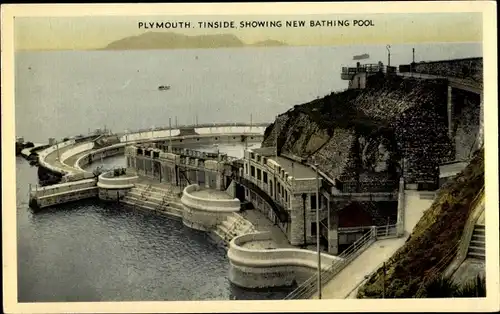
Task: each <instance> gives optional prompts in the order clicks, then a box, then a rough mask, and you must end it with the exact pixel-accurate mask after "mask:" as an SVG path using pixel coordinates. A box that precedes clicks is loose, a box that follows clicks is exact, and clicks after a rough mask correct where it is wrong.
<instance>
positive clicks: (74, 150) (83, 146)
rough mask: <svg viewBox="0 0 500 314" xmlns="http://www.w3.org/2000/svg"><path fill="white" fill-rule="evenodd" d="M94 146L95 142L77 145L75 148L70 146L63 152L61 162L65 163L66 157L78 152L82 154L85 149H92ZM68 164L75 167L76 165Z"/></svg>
mask: <svg viewBox="0 0 500 314" xmlns="http://www.w3.org/2000/svg"><path fill="white" fill-rule="evenodd" d="M92 148H94V142H86V143H83V144H80V145H75V146H74V147H73V148H70V149H68V150H67V151H65V152H64V153H62V154H61V162H62V163H65V160H66V159H68V158H70V157H72V156H74V155H76V154H80V153H82V152H84V151H87V150H91V149H92ZM68 166H70V167H73V166H74V165H68Z"/></svg>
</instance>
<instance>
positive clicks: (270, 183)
mask: <svg viewBox="0 0 500 314" xmlns="http://www.w3.org/2000/svg"><path fill="white" fill-rule="evenodd" d="M269 185H270V186H271V189H270V191H271V196H273V180H269Z"/></svg>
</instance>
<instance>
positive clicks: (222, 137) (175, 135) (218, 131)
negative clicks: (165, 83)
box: [38, 124, 266, 182]
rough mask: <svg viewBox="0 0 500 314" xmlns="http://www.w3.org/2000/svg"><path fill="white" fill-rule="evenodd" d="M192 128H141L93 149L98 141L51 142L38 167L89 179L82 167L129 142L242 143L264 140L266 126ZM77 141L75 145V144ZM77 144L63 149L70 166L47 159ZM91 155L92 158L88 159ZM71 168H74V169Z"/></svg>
mask: <svg viewBox="0 0 500 314" xmlns="http://www.w3.org/2000/svg"><path fill="white" fill-rule="evenodd" d="M191 129H192V130H193V131H194V132H196V133H197V134H194V135H181V136H179V135H180V134H181V130H180V129H172V130H169V129H160V130H158V129H156V130H150V131H145V130H143V131H138V132H132V133H128V134H121V135H119V139H120V143H118V144H114V145H110V146H108V147H104V148H101V149H98V150H96V151H92V149H93V148H94V146H95V144H94V142H93V141H92V142H84V143H81V144H77V141H76V140H75V139H69V140H67V141H64V142H61V143H58V144H56V145H52V146H50V147H48V148H46V149H44V150H42V151H40V152H39V154H38V156H39V166H40V167H42V168H45V169H47V170H48V172H49V173H50V172H53V173H55V174H59V175H60V176H62V177H63V179H62V182H69V181H76V180H81V179H87V178H90V174H89V173H87V172H86V171H85V170H83V168H82V167H83V166H85V165H86V164H88V163H91V162H92V161H93V160H95V159H96V158H98V159H100V158H106V157H110V156H113V155H116V154H119V153H120V152H123V150H124V147H125V146H126V145H127V144H128V143H141V142H154V141H160V140H168V139H170V138H171V137H172V143H174V144H183V145H184V144H186V145H190V144H201V143H202V142H203V141H201V142H200V139H202V140H203V139H205V140H210V142H213V143H214V144H216V143H220V144H226V143H239V142H241V138H242V136H244V137H246V138H248V137H250V140H251V141H252V142H253V141H255V142H257V141H262V139H263V135H264V131H265V129H266V126H260V125H259V126H247V125H242V126H238V125H233V124H228V125H220V124H213V125H212V126H211V125H210V124H207V126H205V127H193V126H191ZM75 144H76V145H75ZM72 145H74V146H75V147H73V148H71V149H68V150H66V151H64V152H63V153H62V154H61V156H60V162H61V163H63V164H65V165H66V166H67V167H68V168H61V167H57V166H56V165H52V164H50V163H49V162H47V161H46V157H47V155H49V154H51V153H53V152H55V151H56V150H58V149H63V148H67V147H69V146H72ZM85 151H89V154H85V155H83V156H81V157H80V158H78V160H77V161H76V162H75V164H73V165H69V164H67V163H65V161H67V160H68V159H69V158H71V157H72V156H75V155H77V154H80V153H83V152H85ZM89 155H91V157H90V158H89ZM71 168H72V169H71Z"/></svg>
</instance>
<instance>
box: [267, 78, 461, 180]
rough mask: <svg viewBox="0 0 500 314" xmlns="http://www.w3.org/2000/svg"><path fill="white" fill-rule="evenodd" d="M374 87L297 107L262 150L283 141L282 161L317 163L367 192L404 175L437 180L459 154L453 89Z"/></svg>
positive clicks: (436, 85)
mask: <svg viewBox="0 0 500 314" xmlns="http://www.w3.org/2000/svg"><path fill="white" fill-rule="evenodd" d="M367 83H368V84H367V85H368V86H369V87H368V88H367V89H364V90H347V91H344V92H341V93H338V94H331V95H328V96H326V97H324V98H322V99H317V100H314V101H312V102H310V103H306V104H303V105H297V106H295V107H294V108H293V109H291V110H289V111H288V112H286V113H284V114H282V115H280V116H279V117H278V118H277V120H276V121H275V122H274V123H273V124H272V125H270V126H269V127H268V129H267V130H266V132H265V138H264V141H263V144H262V146H264V147H266V146H275V145H276V137H278V141H277V146H278V151H279V152H280V153H281V154H282V155H293V156H297V157H301V158H303V159H306V160H307V162H309V163H313V162H314V160H316V162H318V165H319V168H320V170H321V171H323V172H324V173H325V174H327V175H328V176H330V177H332V178H336V179H338V180H339V181H341V182H345V183H347V182H353V181H359V182H361V186H359V185H358V187H357V189H361V190H363V189H365V188H369V187H371V188H373V184H371V183H370V182H372V183H374V182H380V181H387V182H389V181H391V180H397V178H398V177H399V173H401V172H402V171H403V172H404V175H405V177H406V180H407V182H409V183H412V182H417V181H426V180H427V181H431V180H434V178H435V176H436V175H437V173H436V167H437V165H438V163H440V162H442V161H444V160H448V159H449V158H450V156H451V155H452V153H453V152H452V144H451V142H450V140H449V139H448V137H447V120H446V95H447V94H446V84H445V83H444V82H441V81H416V80H410V79H406V80H404V79H402V78H399V77H393V78H389V79H386V78H384V77H381V76H374V77H371V78H369V80H368V82H367ZM402 156H404V159H405V165H404V169H403V164H402V159H403V158H402ZM416 169H418V170H416ZM348 186H349V185H348V184H347V185H344V189H347V190H348V189H349V188H348Z"/></svg>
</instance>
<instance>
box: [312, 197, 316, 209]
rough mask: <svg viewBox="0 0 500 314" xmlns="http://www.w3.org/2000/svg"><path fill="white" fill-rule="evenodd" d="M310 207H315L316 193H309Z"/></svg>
mask: <svg viewBox="0 0 500 314" xmlns="http://www.w3.org/2000/svg"><path fill="white" fill-rule="evenodd" d="M311 209H316V194H311Z"/></svg>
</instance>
